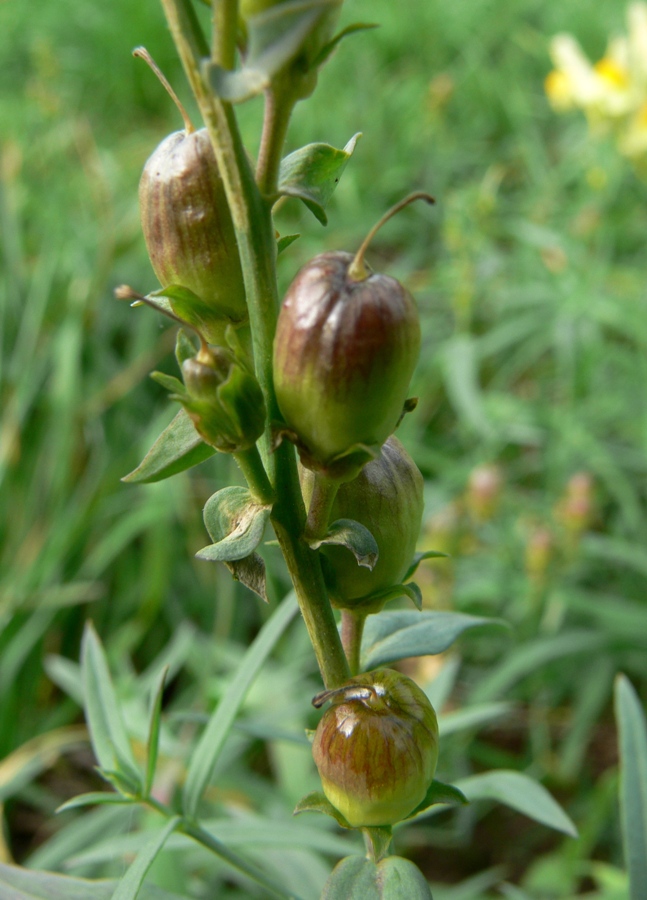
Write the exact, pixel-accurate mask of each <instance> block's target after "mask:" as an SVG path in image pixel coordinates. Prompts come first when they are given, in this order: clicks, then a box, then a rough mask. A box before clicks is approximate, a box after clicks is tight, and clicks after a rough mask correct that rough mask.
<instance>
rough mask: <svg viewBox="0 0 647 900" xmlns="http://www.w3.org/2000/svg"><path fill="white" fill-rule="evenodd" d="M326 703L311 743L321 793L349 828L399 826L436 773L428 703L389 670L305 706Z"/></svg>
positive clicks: (432, 719) (435, 742) (359, 678)
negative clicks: (327, 703) (328, 703)
mask: <svg viewBox="0 0 647 900" xmlns="http://www.w3.org/2000/svg"><path fill="white" fill-rule="evenodd" d="M326 700H330V701H331V706H330V707H329V709H327V710H326V712H325V713H324V714H323V716H322V717H321V720H320V722H319V725H318V727H317V730H316V732H315V737H314V743H313V745H312V754H313V757H314V761H315V764H316V766H317V769H318V770H319V775H320V776H321V782H322V786H323V791H324V794H325V795H326V797H327V798H328V800H329V801H330V803H332V805H333V806H334V807H335V808H336V809H337V810H339V812H340V813H341V814H342V815H343V816H344V818H345V819H346V821H347V822H348V823H349V824H350V825H352V826H353V827H355V828H360V827H368V826H372V825H394V824H396V822H400V821H401V820H402V819H404V818H406V816H408V815H410V813H412V812H413V811H414V809H415V808H416V807H417V806H418V805H419V804H420V803H421V802H422V801H423V799H424V797H425V795H426V793H427V790H428V788H429V786H430V785H431V782H432V780H433V777H434V772H435V771H436V763H437V760H438V722H437V720H436V713H435V712H434V709H433V707H432V705H431V703H430V702H429V700H428V699H427V697H426V695H425V694H424V692H423V691H422V690H421V689H420V688H419V687H418V686H417V684H416V683H415V682H413V681H412V680H411V679H410V678H407V677H406V675H401V674H400V673H399V672H396V671H394V670H393V669H376V670H375V671H374V672H366V673H365V674H363V675H358V676H356V677H355V678H351V680H350V681H349V682H348V683H347V684H345V685H344V686H343V687H341V688H338V689H336V690H333V691H324V693H323V694H319V695H318V697H315V699H314V701H313V703H314V704H315V705H316V706H320V705H322V704H323V703H325V702H326Z"/></svg>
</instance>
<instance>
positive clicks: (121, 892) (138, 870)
mask: <svg viewBox="0 0 647 900" xmlns="http://www.w3.org/2000/svg"><path fill="white" fill-rule="evenodd" d="M181 821H182V819H181V818H180V816H174V817H173V818H172V819H170V820H169V821H168V822H167V824H166V825H165V826H164V828H162V830H161V831H159V832H158V833H157V834H155V835H154V836H153V837H152V838H151V839H150V840H149V841H148V842H147V843H146V844H145V845H144V846H143V847H142V849H141V850H140V851H139V853H138V854H137V856H136V857H135V859H134V860H133V862H132V863H131V864H130V866H129V867H128V870H127V871H126V873H125V875H124V876H123V877H122V878H121V879H120V881H119V884H118V885H117V888H116V890H115V892H114V894H113V895H112V900H137V897H138V896H139V891H140V888H141V886H142V884H143V883H144V878H146V873H147V872H148V870H149V869H150V867H151V866H152V864H153V862H154V861H155V857H156V856H157V854H158V853H159V852H160V850H161V849H162V848H163V846H164V844H165V843H166V840H167V838H168V837H169V836H170V835H171V834H172V833H173V832H174V831H175V829H176V828H177V826H178V825H179V824H180V822H181Z"/></svg>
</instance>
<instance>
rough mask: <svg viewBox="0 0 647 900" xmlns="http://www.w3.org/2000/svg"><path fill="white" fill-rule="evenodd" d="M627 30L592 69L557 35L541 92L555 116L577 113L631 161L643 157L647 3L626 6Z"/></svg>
mask: <svg viewBox="0 0 647 900" xmlns="http://www.w3.org/2000/svg"><path fill="white" fill-rule="evenodd" d="M627 25H628V31H627V34H626V35H623V36H621V37H617V38H614V39H612V40H610V41H609V44H608V46H607V51H606V53H605V55H604V56H603V57H602V59H600V60H598V61H597V62H596V63H591V61H590V60H589V59H588V58H587V56H586V54H585V53H584V52H583V50H582V48H581V47H580V45H579V43H578V42H577V40H576V39H575V38H574V37H573V36H572V35H570V34H558V35H556V36H555V37H554V38H553V39H552V41H551V43H550V55H551V58H552V61H553V64H554V66H555V68H554V69H553V71H552V72H549V74H548V76H547V77H546V81H545V85H544V87H545V91H546V96H547V97H548V100H549V101H550V104H551V106H552V107H553V109H554V110H555V111H556V112H560V113H561V112H568V111H569V110H572V109H581V110H582V111H583V112H584V113H585V115H586V117H587V119H588V122H589V125H590V127H591V129H592V131H593V132H595V133H598V134H599V133H609V132H610V133H612V134H613V135H614V137H615V139H616V142H617V146H618V149H619V150H620V152H621V153H622V154H623V155H625V156H628V157H630V158H633V159H635V158H637V157H640V156H643V155H644V154H646V153H647V3H632V4H631V5H630V6H629V8H628V10H627Z"/></svg>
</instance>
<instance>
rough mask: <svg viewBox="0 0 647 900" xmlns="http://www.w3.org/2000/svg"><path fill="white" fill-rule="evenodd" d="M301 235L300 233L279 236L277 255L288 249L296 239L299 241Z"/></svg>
mask: <svg viewBox="0 0 647 900" xmlns="http://www.w3.org/2000/svg"><path fill="white" fill-rule="evenodd" d="M300 237H301V235H300V234H284V235H282V236H281V237H280V238H277V241H276V255H277V256H280V255H281V253H283V251H284V250H287V249H288V247H289V246H290V245H291V244H293V243H294V242H295V241H298V240H299V238H300Z"/></svg>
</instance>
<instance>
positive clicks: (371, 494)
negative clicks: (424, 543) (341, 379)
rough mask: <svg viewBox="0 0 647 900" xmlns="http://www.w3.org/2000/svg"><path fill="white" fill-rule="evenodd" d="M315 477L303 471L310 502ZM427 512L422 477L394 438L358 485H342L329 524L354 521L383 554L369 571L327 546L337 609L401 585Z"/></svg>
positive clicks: (348, 555)
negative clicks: (367, 532) (338, 520)
mask: <svg viewBox="0 0 647 900" xmlns="http://www.w3.org/2000/svg"><path fill="white" fill-rule="evenodd" d="M313 482H314V475H313V474H312V473H311V472H309V471H308V470H306V469H302V470H301V486H302V491H303V495H304V500H305V502H306V507H307V506H308V505H309V503H310V497H311V495H312V489H313ZM422 511H423V478H422V475H421V473H420V470H419V469H418V467H417V466H416V464H415V462H414V461H413V460H412V459H411V457H410V456H409V454H408V453H407V451H406V450H405V449H404V447H403V446H402V444H401V443H400V441H399V440H398V439H397V438H396V437H395V436H393V435H392V436H391V437H390V438H389V439H388V440H387V441H386V443H385V444H384V446H383V447H382V450H381V452H380V455H379V457H378V459H375V460H372V461H371V462H369V463H367V465H365V466H364V468H363V469H362V471H361V472H360V473H359V475H358V476H357V478H355V479H354V481H349V482H347V483H346V484H342V485H341V486H340V488H339V490H338V492H337V496H336V498H335V502H334V504H333V507H332V512H331V515H330V520H331V521H334V520H336V519H354V520H355V521H356V522H359V523H360V524H362V525H364V526H365V527H366V528H368V530H369V531H370V532H371V534H372V535H373V537H374V538H375V540H376V542H377V546H378V549H379V552H380V555H379V558H378V561H377V564H376V565H375V568H374V569H373V570H372V571H371V570H369V569H367V568H364V567H362V566H358V565H357V561H356V559H355V557H354V556H353V555H352V553H351V552H350V551H349V550H347V549H346V548H344V547H339V546H333V545H324V546H322V548H321V552H322V554H323V555H324V557H325V559H326V565H325V570H324V571H325V574H326V579H327V582H328V587H329V590H330V593H331V596H332V599H333V602H334V603H335V605H337V606H341V607H346V608H348V607H353V606H355V605H356V604H357V602H358V600H360V599H361V598H363V597H366V596H368V595H370V594H374V593H376V592H377V591H381V590H384V589H385V588H388V587H391V585H394V584H399V583H400V582H401V581H402V578H403V577H404V574H405V572H406V571H407V569H408V567H409V565H410V563H411V560H412V558H413V555H414V552H415V549H416V542H417V540H418V535H419V534H420V525H421V523H422Z"/></svg>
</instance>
